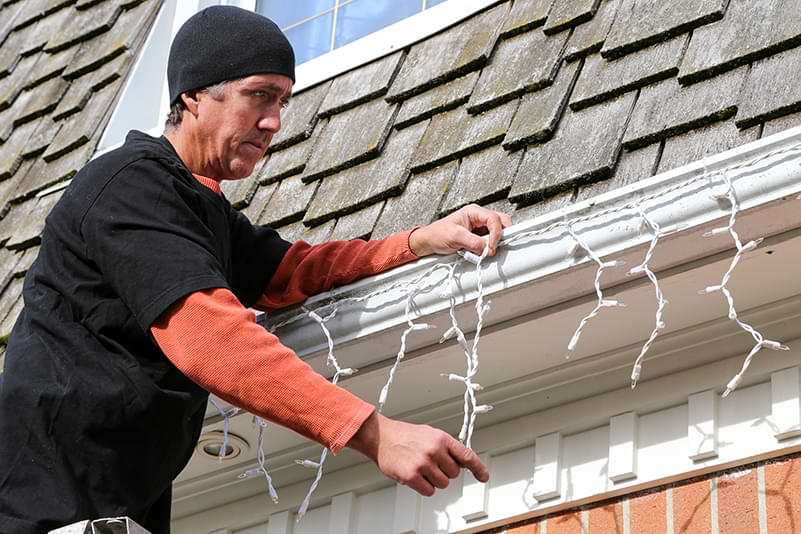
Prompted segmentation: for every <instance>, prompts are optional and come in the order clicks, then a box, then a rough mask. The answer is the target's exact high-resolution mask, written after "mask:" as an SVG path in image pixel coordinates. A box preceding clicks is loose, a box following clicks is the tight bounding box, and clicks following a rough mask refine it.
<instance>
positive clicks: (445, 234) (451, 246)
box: [409, 204, 512, 257]
mask: <svg viewBox="0 0 801 534" xmlns="http://www.w3.org/2000/svg"><path fill="white" fill-rule="evenodd" d="M511 225H512V218H511V217H509V216H508V215H506V214H505V213H498V212H495V211H492V210H488V209H486V208H482V207H481V206H476V205H475V204H471V205H469V206H465V207H463V208H462V209H460V210H458V211H455V212H453V213H451V214H450V215H448V216H447V217H444V218H442V219H440V220H438V221H435V222H433V223H431V224H429V225H427V226H423V227H422V228H418V229H417V230H415V231H414V232H412V235H411V236H410V237H409V248H411V249H412V252H414V253H415V254H416V255H417V256H420V257H422V256H428V255H430V254H453V253H454V252H456V251H457V250H461V249H464V250H469V251H470V252H474V253H476V254H481V253H482V252H484V246H485V244H486V243H487V241H485V240H484V239H482V238H481V237H479V235H486V234H489V240H488V241H489V255H490V256H494V255H495V252H496V250H497V247H498V241H499V240H500V238H501V232H502V231H503V229H504V228H506V227H508V226H511ZM474 232H475V233H474ZM477 234H478V235H477Z"/></svg>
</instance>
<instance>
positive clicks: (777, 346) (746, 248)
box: [699, 172, 790, 397]
mask: <svg viewBox="0 0 801 534" xmlns="http://www.w3.org/2000/svg"><path fill="white" fill-rule="evenodd" d="M723 181H724V183H725V184H726V192H725V194H721V195H716V196H715V197H714V198H718V199H721V200H723V199H725V200H727V201H728V203H729V204H730V206H731V212H730V215H729V222H728V224H727V225H726V226H723V227H720V228H714V229H712V230H710V231H709V232H706V233H705V234H704V237H713V236H719V235H725V234H729V235H730V236H731V238H732V240H733V241H734V244H735V246H736V247H737V252H736V253H735V254H734V257H733V258H732V260H731V264H729V268H728V269H727V270H726V272H725V273H724V274H723V279H722V280H721V282H720V284H718V285H714V286H708V287H706V288H704V289H702V290H701V291H699V293H701V294H702V295H706V294H710V293H716V292H718V291H720V292H721V293H723V296H724V297H725V298H726V302H727V303H728V306H729V319H731V320H732V321H734V322H736V323H737V324H738V325H739V326H740V328H742V329H743V330H745V331H746V332H748V333H749V334H751V337H753V338H754V341H755V343H756V344H755V345H754V347H753V348H752V349H751V352H749V353H748V356H746V358H745V361H744V362H743V366H742V368H741V369H740V372H738V373H737V374H736V375H734V377H733V378H732V379H731V380H730V381H729V383H728V384H726V391H724V392H723V396H724V397H726V396H728V395H729V393H731V392H732V391H734V390H735V389H736V388H737V386H738V385H739V384H740V382H741V381H742V379H743V375H744V374H745V372H746V370H748V366H749V365H751V360H752V359H753V358H754V356H755V355H756V353H757V352H759V351H760V350H762V349H763V348H768V349H771V350H790V348H789V347H788V346H786V345H783V344H781V343H779V342H778V341H771V340H769V339H765V338H764V337H763V336H762V334H760V333H759V332H758V331H757V330H756V329H754V327H752V326H751V325H749V324H747V323H745V322H743V321H741V320H740V318H739V317H738V316H737V310H736V309H735V306H734V296H733V295H732V294H731V291H730V290H729V288H728V287H726V286H727V284H728V283H729V281H730V279H731V275H732V273H733V272H734V269H735V267H737V264H738V263H739V262H740V259H741V258H742V257H743V255H745V254H746V253H748V252H751V251H752V250H755V249H756V248H757V247H758V246H759V244H760V243H761V242H762V238H759V239H754V240H752V241H749V242H748V243H746V244H745V245H743V243H742V241H740V236H739V235H738V234H737V231H736V230H735V229H734V224H735V222H736V219H737V213H738V212H739V210H740V202H739V200H738V199H737V194H736V192H735V190H734V186H733V185H732V183H731V179H730V178H729V176H728V173H726V172H723Z"/></svg>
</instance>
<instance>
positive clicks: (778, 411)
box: [770, 367, 801, 440]
mask: <svg viewBox="0 0 801 534" xmlns="http://www.w3.org/2000/svg"><path fill="white" fill-rule="evenodd" d="M799 384H801V382H799V373H798V367H791V368H789V369H783V370H781V371H776V372H775V373H771V375H770V392H771V417H770V418H771V422H772V423H773V424H774V425H775V428H776V430H775V436H776V439H777V440H783V439H787V438H792V437H795V436H799V435H801V395H799V389H801V388H800V387H799Z"/></svg>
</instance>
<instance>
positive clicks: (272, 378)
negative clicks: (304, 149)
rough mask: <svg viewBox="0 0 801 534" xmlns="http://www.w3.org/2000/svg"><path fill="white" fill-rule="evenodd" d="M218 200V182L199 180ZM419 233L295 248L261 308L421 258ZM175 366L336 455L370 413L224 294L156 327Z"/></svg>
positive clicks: (209, 296) (200, 298) (189, 303)
mask: <svg viewBox="0 0 801 534" xmlns="http://www.w3.org/2000/svg"><path fill="white" fill-rule="evenodd" d="M197 178H198V180H199V181H200V182H201V183H203V184H204V185H206V186H207V187H209V188H211V189H213V190H215V191H217V192H219V185H218V184H217V182H215V181H213V180H209V179H207V178H204V177H197ZM412 231H413V230H410V231H407V232H403V233H399V234H395V235H393V236H390V237H388V238H387V239H384V240H375V241H362V240H353V241H332V242H329V243H324V244H321V245H309V244H308V243H305V242H303V241H298V242H296V243H295V244H293V245H292V246H291V247H290V248H289V250H288V251H287V253H286V255H285V256H284V258H283V260H282V261H281V263H280V264H279V266H278V269H277V271H276V272H275V274H274V275H273V277H272V279H271V280H270V282H269V284H268V286H267V288H266V289H265V291H264V294H263V295H262V297H261V298H260V299H259V301H258V302H257V304H256V306H255V307H256V308H258V309H262V310H274V309H278V308H281V307H285V306H288V305H291V304H296V303H298V302H302V301H303V300H305V299H306V298H307V297H309V296H311V295H314V294H316V293H320V292H323V291H327V290H329V289H331V288H332V287H334V286H338V285H344V284H347V283H349V282H352V281H354V280H357V279H359V278H363V277H365V276H370V275H373V274H377V273H379V272H382V271H386V270H388V269H391V268H393V267H396V266H398V265H402V264H403V263H407V262H409V261H413V260H415V259H417V256H416V255H415V254H414V253H413V252H412V251H411V249H410V248H409V236H410V235H411V232H412ZM151 334H152V336H153V338H154V339H155V341H156V343H158V345H159V347H160V348H161V349H162V351H163V352H164V354H165V355H166V356H167V357H168V358H169V359H170V361H172V363H173V364H174V365H175V366H176V367H177V368H178V369H180V370H181V372H183V373H184V374H185V375H186V376H188V377H189V378H190V379H192V380H193V381H194V382H195V383H197V384H198V385H200V386H201V387H203V388H205V389H206V390H207V391H209V392H211V393H214V394H215V395H217V396H218V397H220V398H222V399H224V400H226V401H227V402H230V403H231V404H234V405H236V406H239V407H241V408H244V409H246V410H248V411H249V412H251V413H254V414H256V415H259V416H261V417H263V418H265V419H267V420H270V421H273V422H276V423H278V424H281V425H283V426H286V427H289V428H291V429H292V430H295V431H296V432H298V433H300V434H302V435H304V436H306V437H308V438H310V439H313V440H315V441H317V442H319V443H322V444H323V445H325V446H327V447H328V448H330V449H331V451H332V452H334V453H337V452H339V450H341V449H342V447H344V446H345V445H346V444H347V443H348V441H350V439H351V438H352V437H353V434H355V433H356V431H357V430H358V429H359V427H360V426H361V425H362V423H363V422H364V420H365V419H367V417H369V416H370V414H371V413H372V412H373V410H374V408H373V406H372V405H371V404H368V403H366V402H364V401H363V400H361V399H359V398H358V397H356V396H355V395H353V394H351V393H350V392H348V391H346V390H344V389H342V388H340V387H337V386H334V385H333V384H331V383H330V382H328V381H327V380H326V379H325V378H323V377H322V376H320V375H319V374H317V373H316V372H314V370H312V368H311V367H310V366H309V365H308V364H306V363H305V362H303V361H302V360H300V358H298V357H297V355H296V354H295V353H294V352H293V351H292V350H291V349H289V348H287V347H285V346H284V345H282V344H281V342H280V341H279V340H278V338H277V337H275V336H274V335H272V334H271V333H269V332H267V331H266V330H265V329H264V328H262V327H260V326H259V325H258V324H257V323H256V321H255V316H254V314H253V312H251V311H250V310H248V309H246V308H245V307H244V306H242V304H241V303H240V302H239V301H238V300H237V299H236V297H235V296H234V295H233V293H231V292H230V291H229V290H227V289H224V288H217V289H211V290H206V291H199V292H196V293H192V294H190V295H187V296H186V297H184V298H183V299H181V300H179V301H178V302H177V303H175V304H174V305H173V306H172V307H171V308H170V309H169V310H167V312H165V313H164V314H163V316H162V317H160V318H159V320H158V321H156V322H155V323H154V324H153V325H152V327H151Z"/></svg>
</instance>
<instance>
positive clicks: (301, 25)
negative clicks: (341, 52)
mask: <svg viewBox="0 0 801 534" xmlns="http://www.w3.org/2000/svg"><path fill="white" fill-rule="evenodd" d="M446 1H447V0H297V1H291V0H259V1H258V2H257V4H256V11H258V12H259V13H261V14H262V15H266V16H268V17H270V18H271V19H273V20H274V21H275V22H276V24H278V26H279V27H280V28H281V29H282V30H284V32H285V33H286V34H287V37H289V40H290V42H291V43H292V46H293V48H294V49H295V56H296V61H297V64H298V65H300V64H301V63H304V62H306V61H308V60H310V59H314V58H315V57H317V56H321V55H323V54H325V53H326V52H330V51H331V50H334V49H335V48H339V47H340V46H344V45H346V44H348V43H351V42H353V41H355V40H357V39H360V38H362V37H364V36H366V35H368V34H371V33H373V32H375V31H378V30H380V29H382V28H386V27H387V26H390V25H392V24H394V23H396V22H399V21H401V20H403V19H405V18H407V17H411V16H412V15H416V14H417V13H419V12H421V11H423V10H425V9H428V8H430V7H434V6H436V5H439V4H442V3H443V2H446Z"/></svg>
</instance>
